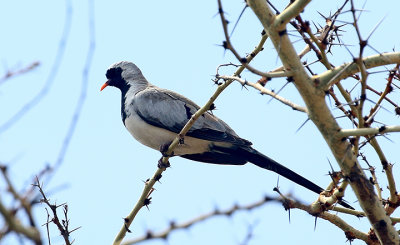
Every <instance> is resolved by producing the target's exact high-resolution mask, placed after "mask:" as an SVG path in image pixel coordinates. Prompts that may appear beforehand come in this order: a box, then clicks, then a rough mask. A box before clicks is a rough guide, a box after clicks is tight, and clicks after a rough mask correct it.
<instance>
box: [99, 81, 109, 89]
mask: <svg viewBox="0 0 400 245" xmlns="http://www.w3.org/2000/svg"><path fill="white" fill-rule="evenodd" d="M107 86H108V81H107V82H105V83H104V84H103V86H101V88H100V91H103V89H105V87H107Z"/></svg>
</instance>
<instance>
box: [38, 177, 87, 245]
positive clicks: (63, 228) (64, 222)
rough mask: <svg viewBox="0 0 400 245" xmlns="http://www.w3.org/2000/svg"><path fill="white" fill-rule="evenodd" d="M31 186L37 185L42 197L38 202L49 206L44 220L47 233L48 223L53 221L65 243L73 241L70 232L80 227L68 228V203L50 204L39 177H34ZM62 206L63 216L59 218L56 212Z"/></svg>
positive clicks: (69, 244)
mask: <svg viewBox="0 0 400 245" xmlns="http://www.w3.org/2000/svg"><path fill="white" fill-rule="evenodd" d="M33 186H35V187H37V188H38V190H39V192H40V194H41V195H42V199H40V202H42V203H44V204H46V205H47V207H49V208H50V210H51V213H52V215H50V214H49V212H48V210H47V209H46V211H47V217H48V218H47V222H46V224H45V225H46V228H47V234H49V230H48V229H49V225H48V224H49V223H53V224H55V225H56V226H57V229H58V230H59V231H60V234H61V236H62V237H63V238H64V241H65V244H66V245H71V244H72V243H73V242H74V241H70V235H71V233H72V232H74V231H76V230H78V229H79V228H81V227H77V228H74V229H72V230H70V229H69V218H68V205H67V204H66V203H63V204H59V205H57V204H55V203H54V204H52V203H50V200H49V199H48V198H47V196H46V194H45V193H44V191H43V188H42V184H40V182H39V179H38V178H37V179H36V183H35V184H33ZM60 207H62V210H63V214H64V218H63V219H60V218H59V217H58V214H57V209H58V208H60ZM48 239H49V243H50V236H49V235H48Z"/></svg>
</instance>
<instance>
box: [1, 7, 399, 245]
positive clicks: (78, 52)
mask: <svg viewBox="0 0 400 245" xmlns="http://www.w3.org/2000/svg"><path fill="white" fill-rule="evenodd" d="M66 2H68V1H66ZM70 4H71V7H72V12H71V13H70V14H71V16H72V18H71V26H70V30H69V33H68V36H67V39H66V46H65V51H64V53H63V54H62V58H61V59H60V62H61V63H60V66H59V69H58V71H57V73H56V76H55V77H54V80H50V81H51V82H52V83H51V86H50V87H49V91H48V92H47V93H45V94H44V96H43V97H42V98H41V100H40V102H39V103H38V104H37V105H36V106H35V107H34V108H33V109H32V110H30V111H29V112H28V113H26V114H25V115H24V116H23V117H22V118H21V119H20V120H18V121H16V122H15V123H13V124H12V125H11V126H10V127H9V128H8V129H7V130H6V131H4V132H1V133H0V161H1V162H3V163H6V164H8V165H9V166H10V169H9V171H10V176H11V177H12V178H13V179H14V181H15V184H16V186H17V187H18V188H19V189H23V188H25V187H26V186H28V185H29V184H30V183H31V179H32V178H33V176H34V175H35V174H36V173H38V172H39V171H40V170H42V169H43V168H44V166H46V164H50V165H52V164H54V163H55V162H56V161H57V158H58V155H59V152H60V149H61V147H62V144H63V139H64V137H65V135H66V133H67V131H68V128H69V125H70V121H71V116H72V115H73V113H74V110H75V107H76V104H77V101H78V98H79V95H80V93H81V86H82V71H83V68H84V65H85V62H86V57H87V52H88V48H89V41H90V37H89V17H88V13H89V7H88V6H89V5H88V2H87V1H71V2H70ZM22 5H23V7H21V6H22ZM66 5H67V4H66V3H65V2H64V1H39V2H29V1H7V2H3V3H2V6H1V8H0V25H1V30H2V32H3V38H1V40H0V59H1V60H0V61H1V67H0V69H1V70H0V71H1V72H0V75H1V74H4V73H5V72H6V71H7V70H12V69H16V68H18V67H24V66H25V65H28V64H30V63H31V62H34V61H39V62H40V66H39V67H38V68H37V69H35V70H34V71H32V72H29V73H27V74H25V75H21V76H18V77H15V78H12V79H10V80H7V81H6V82H5V83H3V84H1V86H0V110H1V114H2V116H1V118H0V125H3V124H4V123H5V122H6V121H7V120H8V119H9V118H11V117H12V116H13V115H14V114H15V112H16V111H17V110H19V109H20V108H21V107H22V106H23V105H24V104H25V103H26V102H28V101H29V100H31V99H32V98H34V96H35V95H36V94H37V93H38V92H39V91H40V90H41V89H42V87H43V86H44V85H45V84H46V82H47V81H48V77H49V74H50V70H51V68H52V66H53V63H54V62H55V59H56V54H57V50H58V48H59V41H60V39H61V37H62V33H63V28H65V27H64V25H65V16H66ZM338 5H339V4H338ZM338 5H335V4H332V5H328V4H324V6H322V4H321V3H320V2H317V3H314V2H313V3H311V5H310V8H309V10H308V11H306V12H305V13H304V17H305V18H308V19H311V20H313V21H314V22H317V23H321V24H323V19H322V18H321V17H320V16H319V15H318V13H317V12H316V11H317V10H318V11H320V12H321V13H323V14H325V15H328V14H329V10H332V11H335V10H336V7H338ZM224 6H225V11H226V13H227V18H228V19H229V20H230V21H231V22H234V21H235V20H236V18H237V16H238V15H239V13H240V11H241V8H242V7H243V2H242V1H236V2H234V3H230V2H228V1H225V3H224ZM388 6H391V7H390V8H388ZM360 7H361V6H360ZM365 8H366V9H369V10H371V11H370V12H365V13H363V15H362V18H361V19H360V26H361V27H362V28H361V30H362V32H363V33H364V36H365V37H366V36H367V35H368V34H369V33H370V31H371V30H372V29H373V27H374V26H375V25H376V23H377V22H378V21H379V20H380V19H381V18H383V17H384V16H385V15H386V18H385V19H384V21H383V23H382V24H381V26H380V27H379V28H378V29H377V30H376V31H375V33H374V35H373V36H372V38H371V39H370V43H372V44H373V47H374V48H375V49H377V50H379V51H381V52H384V51H391V50H392V49H393V48H394V47H396V48H398V47H399V45H400V43H399V40H400V38H399V32H395V31H394V30H395V29H396V28H397V26H398V22H399V18H398V15H397V14H396V11H397V10H398V9H399V8H400V6H399V3H398V2H397V1H394V0H392V1H387V2H386V3H385V5H383V4H381V5H379V4H375V3H373V2H372V1H370V2H368V3H367V4H366V7H365ZM216 13H217V2H216V1H207V2H202V1H197V2H190V4H189V3H188V2H187V1H159V2H149V1H122V0H121V1H113V2H111V1H101V2H100V1H98V2H95V6H94V23H95V51H94V56H93V60H92V63H91V67H90V72H89V77H88V89H87V96H86V100H85V102H84V104H83V110H82V112H81V114H80V118H79V121H78V124H77V127H76V130H75V132H74V135H73V137H72V139H71V142H70V145H69V148H68V149H67V152H66V155H65V158H64V161H63V163H62V165H61V167H60V168H59V169H58V170H57V172H56V173H55V175H54V177H53V178H52V179H51V181H49V183H44V185H45V190H46V191H48V193H49V197H50V199H51V200H52V201H56V202H57V203H63V202H67V203H68V205H69V210H70V211H69V217H70V220H71V226H72V227H77V226H82V228H81V229H79V230H78V231H76V232H75V233H73V238H74V239H75V240H76V242H75V244H110V243H111V242H112V241H113V239H114V237H115V235H116V234H117V232H118V231H119V229H120V227H121V225H122V217H124V216H126V215H127V214H128V213H129V211H130V210H131V208H132V207H133V205H134V204H135V202H136V200H137V198H138V197H139V195H140V193H141V191H142V188H143V180H146V179H147V178H149V177H150V176H151V175H152V174H153V173H154V171H155V169H156V165H157V160H158V159H159V158H160V153H158V152H156V151H154V150H151V149H148V148H146V147H145V146H142V145H140V144H139V143H138V142H136V141H135V140H134V139H133V138H132V137H131V135H130V134H129V133H128V132H127V131H126V129H125V128H124V126H123V124H122V122H121V118H120V93H119V91H118V90H116V89H113V88H108V89H105V90H104V91H102V92H101V93H100V92H99V89H100V86H101V85H102V84H103V83H104V81H105V76H104V74H105V72H106V70H107V68H108V66H109V65H111V64H112V63H114V62H117V61H120V60H129V61H132V62H134V63H136V64H137V65H138V66H139V67H140V68H141V70H142V72H143V74H144V75H145V76H146V78H147V79H148V80H149V81H150V82H151V83H153V84H156V85H157V86H160V87H163V88H168V89H171V90H174V91H177V92H179V93H182V94H184V95H185V96H187V97H189V98H191V99H192V100H193V101H195V102H197V103H198V104H199V105H203V104H204V103H205V102H206V101H207V100H208V99H209V97H210V96H211V95H212V94H213V92H214V91H215V89H216V87H215V86H214V85H213V83H212V81H211V79H212V78H213V76H214V75H215V71H216V67H217V66H218V65H219V64H224V63H229V62H233V63H237V62H236V60H235V59H234V58H233V57H232V55H231V54H230V53H229V52H224V50H223V49H222V48H221V47H220V46H219V45H220V44H221V43H222V41H223V33H222V28H221V24H220V20H219V16H216ZM347 16H349V15H347ZM232 25H233V24H231V25H230V26H232ZM261 30H262V28H261V25H260V24H259V23H258V21H257V19H256V18H255V17H254V15H253V14H252V13H251V11H250V10H249V9H248V10H247V11H246V12H245V14H244V16H243V18H242V20H241V21H240V23H239V25H238V27H237V30H236V31H235V33H234V35H233V39H232V40H233V43H234V45H235V47H236V48H237V49H238V50H239V52H240V53H241V54H246V52H250V51H251V50H252V49H253V48H254V47H255V45H256V44H257V43H258V40H259V37H260V33H261ZM346 30H347V32H346V33H345V34H346V35H348V37H347V38H348V39H347V41H348V42H349V43H352V44H357V40H356V39H354V38H355V33H354V31H353V30H352V28H351V27H349V26H348V27H346ZM392 32H395V33H392ZM297 39H298V37H293V40H297ZM302 45H303V44H301V45H298V48H299V49H301V48H302V47H303V46H302ZM356 48H357V46H355V47H350V49H351V50H356ZM366 54H374V51H373V50H372V49H367V50H366ZM335 55H336V56H335V57H334V58H332V60H333V61H334V62H335V64H341V62H343V61H351V60H352V57H351V55H350V54H349V53H348V52H346V51H339V50H337V53H335ZM279 64H280V63H279V61H278V59H277V56H276V52H275V51H274V50H273V49H272V46H271V44H270V43H268V44H267V45H266V47H265V50H264V51H263V53H262V54H261V55H260V57H257V59H256V60H255V61H254V65H255V66H257V67H258V68H259V69H265V70H267V71H268V70H271V69H273V68H275V67H277V66H279ZM389 68H390V67H389ZM232 72H233V70H232V69H224V70H223V71H222V72H221V74H227V75H230V74H232ZM243 77H245V78H246V79H248V80H250V81H256V80H257V79H258V77H257V76H254V75H252V74H250V73H249V72H245V73H243ZM374 78H375V77H374ZM376 78H377V79H378V78H380V77H379V76H376ZM379 81H380V82H382V83H384V82H383V80H379ZM284 83H285V81H284V80H279V79H276V80H273V81H272V82H271V83H270V84H268V85H267V87H268V88H270V89H275V90H278V89H279V88H280V87H281V86H282V85H283V84H284ZM377 83H378V82H377ZM396 93H398V91H397V92H396ZM281 95H282V96H284V97H287V98H290V99H291V100H293V101H295V102H297V103H299V104H302V102H301V99H300V98H299V96H298V94H297V92H296V91H295V89H294V87H293V86H292V85H289V86H287V87H286V88H285V89H284V90H283V91H282V92H281ZM269 100H270V98H269V97H266V96H260V95H259V93H258V92H257V91H255V90H253V89H251V88H249V89H248V90H247V89H243V88H242V87H241V86H240V85H239V84H232V85H231V86H230V87H229V88H228V89H227V90H226V91H225V92H224V93H223V94H222V95H221V96H220V97H219V98H218V100H217V101H216V103H215V104H216V106H217V110H216V111H214V113H215V114H216V115H217V116H218V117H220V118H222V119H223V120H224V121H225V122H227V123H228V124H229V125H231V127H232V128H233V129H234V130H235V131H236V132H237V133H238V134H239V135H240V136H241V137H243V138H246V139H248V140H250V141H252V142H253V144H254V147H255V148H256V149H257V150H259V151H260V152H263V153H264V154H266V155H268V156H270V157H271V158H273V159H275V160H277V161H278V162H281V163H283V164H285V165H286V166H288V167H289V168H291V169H293V170H295V171H297V172H298V173H300V174H302V175H303V176H305V177H307V178H309V179H310V180H312V181H313V182H315V183H318V184H319V185H321V186H322V187H324V186H327V185H328V183H329V181H330V178H329V176H327V173H328V171H329V170H330V167H329V164H328V160H327V159H330V161H331V162H333V161H334V159H333V157H332V155H331V153H330V151H329V149H328V147H327V146H326V144H325V142H324V140H323V138H322V137H321V136H320V134H319V133H318V131H317V129H316V128H315V127H314V126H313V125H312V124H311V123H307V124H306V125H305V126H304V127H303V128H302V129H301V130H300V131H299V132H297V133H296V130H297V129H298V128H299V127H300V125H301V124H302V123H303V122H304V121H305V120H306V115H304V114H302V113H299V112H294V111H292V109H290V108H288V107H285V106H283V105H281V104H280V103H279V102H276V101H272V102H269ZM397 103H399V101H398V100H397ZM382 115H383V116H382V117H383V120H386V121H385V122H390V123H391V124H396V123H397V124H399V122H398V117H397V118H396V117H394V116H393V114H392V113H389V112H382ZM344 126H347V127H350V125H349V124H344ZM390 138H391V140H392V141H393V142H394V143H393V142H389V141H386V140H381V141H382V142H380V143H381V144H382V146H383V147H384V149H388V152H391V151H390V150H391V149H395V148H394V147H396V145H397V143H398V142H399V140H400V138H399V136H398V135H396V134H392V135H391V136H390ZM392 152H393V151H392ZM392 157H393V158H391V159H390V160H391V161H393V162H396V161H397V162H398V161H399V158H398V156H392ZM371 158H372V159H373V160H376V157H375V156H374V155H373V154H372V156H371ZM171 164H172V168H170V169H168V170H167V171H166V172H165V174H164V177H163V179H162V181H161V182H162V183H161V184H159V183H158V184H156V186H155V188H156V191H155V192H154V193H153V195H152V196H153V203H152V204H151V205H150V209H149V210H147V209H143V210H141V212H140V213H139V215H138V217H137V219H136V220H135V221H134V222H133V224H132V226H131V230H132V231H133V234H129V235H128V236H129V237H130V238H133V237H137V236H140V235H143V234H144V233H145V231H146V230H147V229H151V230H153V231H159V230H162V229H164V228H165V227H166V226H167V225H168V223H169V222H170V221H171V220H175V221H176V222H183V221H186V220H188V219H191V218H193V217H196V216H198V215H200V214H203V213H207V212H209V211H212V210H213V209H214V208H216V207H217V208H219V209H225V208H229V207H231V206H232V205H234V204H235V203H239V204H247V203H252V202H254V201H257V200H259V199H261V198H262V197H263V196H264V195H270V196H276V193H274V192H273V191H272V189H273V187H274V186H275V185H276V183H277V179H278V176H277V175H276V174H275V173H272V172H268V171H264V170H261V169H259V168H257V167H255V166H251V165H245V166H240V167H238V166H218V165H208V164H202V163H196V162H192V161H189V160H185V159H180V158H173V159H172V160H171ZM377 167H378V169H379V164H377ZM335 168H336V169H338V167H337V165H336V164H335ZM379 172H380V171H379ZM397 173H398V171H397ZM397 177H398V176H397ZM382 179H383V175H382ZM279 185H280V188H281V191H282V192H283V193H292V194H293V195H294V196H295V197H296V198H298V199H300V200H303V201H305V202H308V203H309V202H312V201H314V200H315V199H316V198H317V196H316V195H315V194H313V193H311V192H309V191H307V190H305V189H303V188H301V187H298V186H296V185H295V184H293V183H291V182H289V181H288V180H286V179H283V178H279ZM2 189H3V187H2ZM346 199H347V200H348V201H350V202H354V201H356V199H355V197H354V196H353V195H351V193H350V194H349V195H348V197H347V198H346ZM355 205H356V206H357V204H355ZM340 216H341V217H343V216H344V215H340ZM35 217H36V218H37V219H38V220H39V223H45V220H46V212H45V210H44V206H41V205H38V206H36V209H35ZM349 222H351V223H352V224H354V226H356V227H362V230H363V231H367V229H368V224H367V222H366V221H365V220H364V219H360V220H359V219H353V218H350V219H349ZM249 225H253V226H254V231H253V234H254V237H253V239H252V240H251V241H250V242H249V244H289V243H290V244H292V243H293V242H296V243H297V244H303V243H317V242H320V241H321V239H323V241H324V244H342V243H343V244H344V243H345V242H346V238H345V236H344V234H343V232H341V231H340V230H339V229H337V228H336V227H334V226H333V225H332V224H330V223H328V222H325V221H323V220H318V222H317V228H316V229H315V231H314V218H313V217H311V216H309V215H307V214H305V213H304V212H302V211H299V210H292V211H291V222H290V223H289V221H288V215H287V212H285V211H284V209H283V208H282V207H281V206H280V205H279V204H267V205H265V206H263V207H261V208H258V209H256V210H253V211H249V212H238V213H237V214H235V215H233V216H232V217H231V218H225V217H223V218H219V217H216V218H213V219H210V220H208V221H206V222H203V223H200V224H197V225H195V226H194V227H192V228H190V229H188V230H184V231H176V232H174V233H173V234H172V235H171V237H170V240H169V243H170V244H206V243H207V244H240V242H241V241H243V240H244V239H245V236H246V232H247V229H248V227H249ZM44 232H45V230H44V229H43V234H44ZM52 234H53V235H52V239H53V242H54V243H53V244H62V241H61V239H60V237H59V236H57V235H56V234H57V231H56V230H53V231H52ZM288 234H290V235H288ZM328 235H329V239H328V240H327V236H328ZM9 241H14V240H9ZM6 243H7V241H6ZM6 243H4V244H6ZM163 243H164V242H162V241H151V242H148V244H163ZM354 244H357V243H354ZM360 244H361V243H360Z"/></svg>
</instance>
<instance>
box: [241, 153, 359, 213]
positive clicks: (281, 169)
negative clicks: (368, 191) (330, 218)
mask: <svg viewBox="0 0 400 245" xmlns="http://www.w3.org/2000/svg"><path fill="white" fill-rule="evenodd" d="M239 151H241V154H242V155H244V156H246V158H247V160H248V161H249V162H251V163H253V164H254V165H256V166H258V167H261V168H264V169H267V170H271V171H273V172H275V173H277V174H279V175H281V176H283V177H285V178H287V179H289V180H291V181H293V182H295V183H296V184H299V185H301V186H303V187H305V188H307V189H309V190H311V191H313V192H315V193H317V194H320V193H321V192H322V191H324V189H322V188H321V187H319V186H318V185H316V184H314V183H313V182H311V181H309V180H308V179H306V178H304V177H303V176H301V175H299V174H297V173H295V172H293V171H292V170H290V169H288V168H287V167H285V166H283V165H281V164H279V163H278V162H276V161H274V160H273V159H271V158H269V157H267V156H265V155H263V154H262V153H260V152H258V151H257V150H254V149H253V148H249V149H243V148H240V150H239ZM338 203H339V204H340V205H342V206H343V207H345V208H349V209H353V210H354V208H353V207H352V206H351V205H349V204H348V203H347V202H346V201H345V200H338Z"/></svg>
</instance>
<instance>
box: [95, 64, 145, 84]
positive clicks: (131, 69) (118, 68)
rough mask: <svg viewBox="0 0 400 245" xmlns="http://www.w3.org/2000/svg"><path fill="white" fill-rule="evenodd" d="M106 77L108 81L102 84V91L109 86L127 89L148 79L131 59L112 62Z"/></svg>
mask: <svg viewBox="0 0 400 245" xmlns="http://www.w3.org/2000/svg"><path fill="white" fill-rule="evenodd" d="M106 77H107V81H106V82H105V83H104V84H103V86H101V89H100V91H102V90H103V89H104V88H105V87H107V86H113V87H116V88H119V89H120V90H121V91H127V90H128V89H129V88H130V87H131V86H134V85H135V83H137V82H143V81H146V79H145V78H144V76H143V74H142V72H141V71H140V69H139V68H138V67H137V66H136V65H135V64H133V63H132V62H129V61H120V62H117V63H115V64H112V65H111V66H110V67H109V68H108V70H107V72H106ZM146 82H147V81H146Z"/></svg>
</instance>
